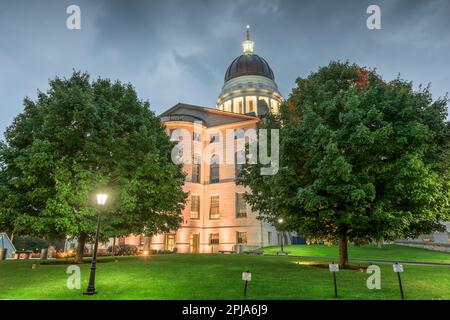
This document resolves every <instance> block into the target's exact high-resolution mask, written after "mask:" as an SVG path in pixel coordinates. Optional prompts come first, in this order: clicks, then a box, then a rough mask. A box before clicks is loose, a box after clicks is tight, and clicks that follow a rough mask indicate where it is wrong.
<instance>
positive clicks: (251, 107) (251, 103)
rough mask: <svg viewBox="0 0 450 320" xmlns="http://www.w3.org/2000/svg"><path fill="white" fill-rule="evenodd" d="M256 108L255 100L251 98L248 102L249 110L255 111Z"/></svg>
mask: <svg viewBox="0 0 450 320" xmlns="http://www.w3.org/2000/svg"><path fill="white" fill-rule="evenodd" d="M254 109H255V105H254V102H253V100H250V101H249V102H248V112H253V111H255V110H254Z"/></svg>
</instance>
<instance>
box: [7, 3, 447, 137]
mask: <svg viewBox="0 0 450 320" xmlns="http://www.w3.org/2000/svg"><path fill="white" fill-rule="evenodd" d="M71 4H76V5H79V6H80V8H81V30H69V29H67V28H66V19H67V17H68V16H69V15H68V14H67V13H66V8H67V7H68V6H69V5H71ZM370 4H377V5H379V6H380V8H381V27H382V29H381V30H369V29H368V28H367V27H366V20H367V18H368V16H369V14H367V13H366V9H367V7H368V6H369V5H370ZM247 24H250V25H251V28H252V39H253V40H254V41H255V53H257V54H259V55H261V56H263V57H264V58H265V59H266V60H267V61H268V62H269V64H270V65H271V67H272V69H273V71H274V73H275V80H276V82H277V83H278V86H279V88H280V91H281V93H282V94H283V95H284V96H285V97H287V96H288V95H289V93H290V91H291V89H292V87H293V86H294V85H295V79H296V78H297V77H298V76H301V77H305V76H307V75H308V74H309V73H311V72H313V71H315V70H317V68H318V67H319V66H323V65H326V64H328V62H329V61H330V60H349V61H351V62H356V63H358V64H360V65H362V66H367V67H371V68H374V67H376V68H377V70H378V72H379V73H381V75H382V76H383V77H384V78H385V79H387V80H391V79H393V78H395V77H396V76H397V75H398V73H400V74H401V76H402V77H403V78H405V79H408V80H412V81H413V82H414V84H415V85H416V86H417V85H419V84H420V83H422V84H424V85H427V84H428V83H431V89H432V92H433V96H434V98H437V97H439V96H442V95H445V93H446V92H447V91H450V59H449V55H450V1H447V0H442V1H440V0H435V1H429V0H428V1H426V0H423V1H411V0H387V1H375V0H374V1H365V0H354V1H351V0H348V1H345V0H340V1H335V0H315V1H299V0H292V1H289V0H279V1H278V0H227V1H221V0H215V1H212V0H211V1H208V0H177V1H175V0H173V1H170V0H164V1H163V0H147V1H144V0H142V1H140V0H134V1H133V0H127V1H125V0H122V1H119V0H115V1H113V0H90V1H87V0H85V1H83V0H70V1H66V0H40V1H31V0H28V1H23V0H0V132H2V133H3V131H4V130H5V128H6V126H8V125H9V124H10V123H11V121H12V120H13V118H14V117H15V116H16V115H17V114H19V113H20V112H21V111H22V109H23V105H22V101H23V98H24V97H26V96H28V97H30V98H33V99H35V98H36V91H37V89H40V90H44V91H45V90H47V89H48V80H49V79H50V78H54V77H55V76H57V75H58V76H70V74H71V73H72V69H76V70H81V71H88V72H89V73H90V74H91V76H92V77H93V78H96V77H99V76H100V77H107V78H111V79H114V80H115V79H119V80H121V81H123V82H131V83H132V84H133V85H134V86H135V88H136V90H137V92H138V95H139V97H140V98H141V99H144V100H149V101H150V104H151V108H152V109H153V110H154V111H155V112H156V113H157V114H159V113H161V112H162V111H164V110H166V109H167V108H169V107H171V106H173V105H174V104H176V103H177V102H186V103H191V104H196V105H202V106H210V107H214V105H215V100H216V98H217V96H218V95H219V92H220V89H221V86H222V85H223V77H224V74H225V70H226V68H227V67H228V65H229V64H230V62H231V61H232V60H233V59H234V58H235V57H236V56H238V55H239V54H241V52H242V45H241V43H242V41H243V39H244V37H245V26H246V25H247ZM1 137H2V135H1V134H0V138H1Z"/></svg>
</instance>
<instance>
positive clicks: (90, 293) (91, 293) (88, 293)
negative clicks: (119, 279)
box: [83, 291, 97, 296]
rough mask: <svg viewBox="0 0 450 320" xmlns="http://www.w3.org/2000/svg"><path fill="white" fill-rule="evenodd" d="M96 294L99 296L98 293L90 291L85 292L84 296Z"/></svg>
mask: <svg viewBox="0 0 450 320" xmlns="http://www.w3.org/2000/svg"><path fill="white" fill-rule="evenodd" d="M94 294H97V291H94V292H89V291H86V292H83V295H85V296H93V295H94Z"/></svg>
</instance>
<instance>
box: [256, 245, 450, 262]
mask: <svg viewBox="0 0 450 320" xmlns="http://www.w3.org/2000/svg"><path fill="white" fill-rule="evenodd" d="M284 250H285V251H287V252H289V254H291V255H296V256H305V257H329V258H334V259H336V261H337V260H338V257H339V251H338V247H337V246H326V245H288V246H284ZM277 251H280V247H267V248H265V250H264V252H265V253H275V252H277ZM348 254H349V258H350V260H351V259H352V258H358V259H384V260H400V261H422V262H445V263H450V254H449V253H447V252H438V251H431V250H425V249H420V248H412V247H406V246H399V245H395V244H390V245H383V247H382V248H381V249H379V248H377V247H376V246H375V245H364V246H355V245H349V247H348Z"/></svg>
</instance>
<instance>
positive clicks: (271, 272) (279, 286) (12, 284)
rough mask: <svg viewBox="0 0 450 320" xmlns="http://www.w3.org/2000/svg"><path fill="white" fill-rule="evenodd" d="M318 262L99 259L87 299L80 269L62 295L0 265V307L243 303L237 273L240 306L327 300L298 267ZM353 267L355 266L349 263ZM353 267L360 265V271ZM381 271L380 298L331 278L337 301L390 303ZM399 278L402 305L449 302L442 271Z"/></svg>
mask: <svg viewBox="0 0 450 320" xmlns="http://www.w3.org/2000/svg"><path fill="white" fill-rule="evenodd" d="M314 261H321V262H328V260H327V259H325V258H319V259H301V261H300V262H301V263H302V264H297V262H299V259H298V258H294V257H284V256H283V257H282V256H279V257H276V256H249V255H220V254H216V255H210V254H205V255H189V254H171V255H155V256H151V257H148V258H147V259H146V258H144V257H124V258H118V259H117V262H114V260H113V259H111V258H102V259H101V261H100V262H99V263H98V265H97V266H98V267H97V282H96V289H97V290H98V294H97V295H95V296H92V297H87V296H83V295H82V290H85V289H86V287H87V281H88V276H89V267H90V266H89V264H83V265H81V276H82V289H81V290H69V289H67V287H66V281H67V277H68V275H67V274H66V268H67V266H65V265H38V266H37V267H36V268H35V269H32V268H31V265H32V263H33V261H30V260H21V261H12V260H11V261H2V262H0V299H244V297H243V281H242V280H241V273H242V272H243V271H245V270H247V269H249V270H250V271H251V272H252V281H251V282H250V284H249V294H248V297H247V298H246V299H249V300H251V299H334V297H333V287H332V276H331V274H330V272H329V271H328V269H323V268H318V267H313V266H308V265H306V264H307V263H311V262H314ZM354 264H359V263H354ZM360 264H361V265H367V264H364V263H360ZM378 265H379V266H380V268H381V290H369V289H367V287H366V280H367V278H368V276H369V275H368V274H367V273H365V272H363V271H358V270H343V271H339V272H338V274H337V281H338V290H339V295H340V298H341V299H398V298H399V288H398V284H397V278H396V275H395V274H394V272H393V271H392V266H391V264H383V263H379V264H378ZM404 267H405V272H404V273H403V274H402V279H403V282H404V290H405V295H406V298H407V299H447V300H448V299H450V268H449V267H443V266H416V265H407V266H406V265H405V266H404Z"/></svg>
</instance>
